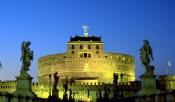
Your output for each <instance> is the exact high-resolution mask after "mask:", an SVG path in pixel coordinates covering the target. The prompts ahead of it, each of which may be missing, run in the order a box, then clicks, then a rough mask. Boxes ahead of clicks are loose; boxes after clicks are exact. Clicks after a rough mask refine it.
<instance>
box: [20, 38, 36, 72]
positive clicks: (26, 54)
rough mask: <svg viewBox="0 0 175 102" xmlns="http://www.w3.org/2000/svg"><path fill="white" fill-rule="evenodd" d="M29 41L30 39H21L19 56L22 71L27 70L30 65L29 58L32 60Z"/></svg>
mask: <svg viewBox="0 0 175 102" xmlns="http://www.w3.org/2000/svg"><path fill="white" fill-rule="evenodd" d="M30 44H31V42H30V41H23V42H22V45H21V52H22V55H21V58H20V61H22V68H21V71H22V72H27V71H29V66H30V65H31V60H33V51H31V50H30V48H29V46H30Z"/></svg>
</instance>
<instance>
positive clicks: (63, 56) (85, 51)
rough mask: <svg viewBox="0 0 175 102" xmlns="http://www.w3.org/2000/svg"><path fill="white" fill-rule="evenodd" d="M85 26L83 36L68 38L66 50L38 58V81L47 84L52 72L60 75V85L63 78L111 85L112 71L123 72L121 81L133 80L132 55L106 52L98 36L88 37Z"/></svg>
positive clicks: (133, 66)
mask: <svg viewBox="0 0 175 102" xmlns="http://www.w3.org/2000/svg"><path fill="white" fill-rule="evenodd" d="M87 28H88V27H87V26H84V36H77V35H76V36H74V37H70V40H69V41H68V43H67V51H66V52H65V53H58V54H53V55H46V56H43V57H41V58H39V60H38V72H39V73H38V79H39V83H48V80H49V75H53V74H54V73H55V72H57V73H58V75H59V77H60V79H59V84H60V83H62V82H64V80H65V79H66V78H68V79H73V81H74V83H75V84H79V85H98V84H101V83H110V84H112V83H113V73H118V74H119V75H120V74H121V73H122V74H123V82H129V81H135V59H134V57H133V56H131V55H128V54H122V53H114V52H105V50H104V43H103V41H102V39H101V37H96V36H89V35H88V31H87V30H88V29H87ZM119 82H120V78H119Z"/></svg>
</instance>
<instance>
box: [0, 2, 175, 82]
mask: <svg viewBox="0 0 175 102" xmlns="http://www.w3.org/2000/svg"><path fill="white" fill-rule="evenodd" d="M83 24H88V25H89V26H90V30H89V33H90V35H96V36H101V37H102V40H103V41H104V44H105V45H104V46H105V50H106V51H108V52H109V51H112V52H118V53H126V54H130V55H133V56H134V57H135V58H136V77H137V78H138V79H139V76H140V75H141V74H142V73H143V72H144V69H143V66H142V65H141V62H140V59H139V49H140V47H141V46H142V44H143V42H142V40H144V39H147V40H149V41H150V43H151V46H152V48H153V53H154V57H155V58H154V59H155V61H154V65H155V66H156V74H158V75H160V74H166V68H167V61H169V60H170V61H171V63H172V66H171V68H169V70H170V72H169V73H170V74H175V46H174V43H175V1H174V0H1V1H0V47H1V49H0V61H1V63H2V65H3V69H2V70H0V80H14V79H15V76H17V75H19V70H20V69H21V62H20V61H19V59H20V55H21V48H20V47H21V42H22V41H23V40H30V41H31V42H32V44H31V49H32V50H34V55H35V56H34V61H33V62H32V66H31V68H30V72H29V73H30V74H31V75H32V76H33V77H34V79H35V81H36V80H37V60H38V58H39V57H41V56H44V55H48V54H55V53H62V52H65V51H66V46H67V45H66V43H67V42H68V40H69V38H70V36H74V35H75V34H78V35H83V30H82V25H83Z"/></svg>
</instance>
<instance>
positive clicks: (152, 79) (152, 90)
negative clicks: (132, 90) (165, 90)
mask: <svg viewBox="0 0 175 102" xmlns="http://www.w3.org/2000/svg"><path fill="white" fill-rule="evenodd" d="M140 78H141V79H142V88H141V90H140V91H139V92H138V93H137V94H136V95H139V96H140V95H141V96H144V95H151V94H157V93H159V90H158V89H157V88H156V75H152V74H149V73H145V74H143V75H141V76H140Z"/></svg>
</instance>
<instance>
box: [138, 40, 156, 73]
mask: <svg viewBox="0 0 175 102" xmlns="http://www.w3.org/2000/svg"><path fill="white" fill-rule="evenodd" d="M143 42H144V45H143V47H142V48H141V49H140V59H141V62H142V64H143V65H144V67H145V69H146V73H151V74H154V72H153V70H154V66H151V65H150V62H151V60H152V61H154V58H153V52H152V48H151V46H150V45H149V41H148V40H144V41H143Z"/></svg>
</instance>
